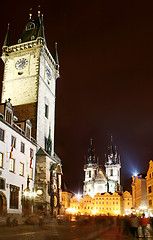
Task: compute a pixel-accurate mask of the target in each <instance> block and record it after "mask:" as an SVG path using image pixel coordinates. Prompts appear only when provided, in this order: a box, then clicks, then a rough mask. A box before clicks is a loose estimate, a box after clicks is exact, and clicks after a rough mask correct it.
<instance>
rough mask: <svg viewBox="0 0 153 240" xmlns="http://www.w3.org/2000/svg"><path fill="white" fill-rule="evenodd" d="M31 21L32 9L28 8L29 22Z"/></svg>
mask: <svg viewBox="0 0 153 240" xmlns="http://www.w3.org/2000/svg"><path fill="white" fill-rule="evenodd" d="M31 19H32V8H30V12H29V20H31Z"/></svg>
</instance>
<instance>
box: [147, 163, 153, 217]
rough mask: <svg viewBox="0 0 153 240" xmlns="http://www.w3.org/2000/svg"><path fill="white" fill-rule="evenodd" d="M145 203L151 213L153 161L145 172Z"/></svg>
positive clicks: (152, 210) (152, 209) (152, 208)
mask: <svg viewBox="0 0 153 240" xmlns="http://www.w3.org/2000/svg"><path fill="white" fill-rule="evenodd" d="M147 203H148V208H149V209H150V211H151V212H152V213H153V161H152V160H150V162H149V169H148V172H147Z"/></svg>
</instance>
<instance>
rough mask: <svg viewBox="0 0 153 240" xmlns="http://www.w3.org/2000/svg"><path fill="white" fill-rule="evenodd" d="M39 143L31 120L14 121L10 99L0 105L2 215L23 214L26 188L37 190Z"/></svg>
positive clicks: (0, 196)
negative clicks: (32, 134)
mask: <svg viewBox="0 0 153 240" xmlns="http://www.w3.org/2000/svg"><path fill="white" fill-rule="evenodd" d="M35 161H36V143H35V140H34V139H33V138H32V137H31V122H30V121H29V120H25V121H22V122H17V121H14V115H13V107H12V104H11V103H10V101H6V102H5V103H1V104H0V215H5V214H6V213H11V214H14V213H15V214H21V213H22V209H23V208H22V207H23V206H22V199H23V196H24V195H23V193H24V190H25V189H26V188H27V181H28V177H29V189H30V191H31V192H33V190H34V174H35Z"/></svg>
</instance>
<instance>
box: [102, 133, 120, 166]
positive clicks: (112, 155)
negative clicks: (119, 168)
mask: <svg viewBox="0 0 153 240" xmlns="http://www.w3.org/2000/svg"><path fill="white" fill-rule="evenodd" d="M105 161H106V163H108V164H120V155H118V153H117V149H116V145H115V144H114V142H113V136H112V135H111V143H110V146H109V147H108V154H107V156H105Z"/></svg>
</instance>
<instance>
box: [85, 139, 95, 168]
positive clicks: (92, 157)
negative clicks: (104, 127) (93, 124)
mask: <svg viewBox="0 0 153 240" xmlns="http://www.w3.org/2000/svg"><path fill="white" fill-rule="evenodd" d="M87 162H88V164H94V163H96V157H95V149H94V148H93V143H92V138H91V139H90V148H89V149H88V158H87Z"/></svg>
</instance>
